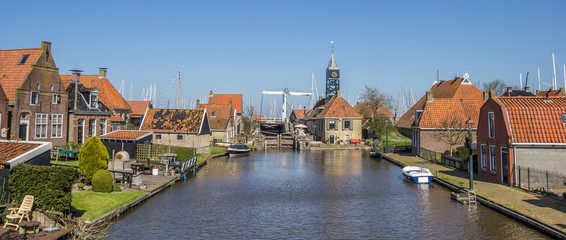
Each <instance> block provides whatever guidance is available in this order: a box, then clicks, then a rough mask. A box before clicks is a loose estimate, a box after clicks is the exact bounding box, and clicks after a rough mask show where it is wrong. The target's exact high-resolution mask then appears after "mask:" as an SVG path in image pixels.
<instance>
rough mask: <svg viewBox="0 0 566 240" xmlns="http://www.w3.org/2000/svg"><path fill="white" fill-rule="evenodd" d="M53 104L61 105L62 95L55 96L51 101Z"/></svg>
mask: <svg viewBox="0 0 566 240" xmlns="http://www.w3.org/2000/svg"><path fill="white" fill-rule="evenodd" d="M51 103H52V104H59V103H61V95H59V94H53V98H52V100H51Z"/></svg>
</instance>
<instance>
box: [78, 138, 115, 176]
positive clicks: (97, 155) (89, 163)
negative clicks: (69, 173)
mask: <svg viewBox="0 0 566 240" xmlns="http://www.w3.org/2000/svg"><path fill="white" fill-rule="evenodd" d="M108 159H109V157H108V151H107V150H106V147H105V146H104V144H102V141H100V139H99V138H98V137H97V136H94V137H90V138H89V139H87V140H86V142H85V143H84V145H83V147H82V148H81V150H80V151H79V163H78V164H79V171H81V173H82V174H83V176H84V177H85V179H86V182H87V183H88V184H90V183H91V182H92V177H93V176H94V173H96V172H97V171H98V170H101V169H106V168H107V167H108Z"/></svg>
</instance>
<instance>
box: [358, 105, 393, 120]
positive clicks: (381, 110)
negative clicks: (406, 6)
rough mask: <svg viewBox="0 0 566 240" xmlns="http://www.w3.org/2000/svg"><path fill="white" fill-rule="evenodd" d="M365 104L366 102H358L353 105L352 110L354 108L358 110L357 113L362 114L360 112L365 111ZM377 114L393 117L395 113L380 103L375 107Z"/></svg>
mask: <svg viewBox="0 0 566 240" xmlns="http://www.w3.org/2000/svg"><path fill="white" fill-rule="evenodd" d="M367 105H368V104H367V103H358V104H356V105H355V106H354V110H356V112H358V113H359V114H362V112H363V111H365V109H364V108H366V107H367ZM377 114H379V115H381V116H386V117H395V114H393V113H392V112H391V111H389V109H387V108H386V107H385V106H383V105H380V106H379V108H377ZM362 115H363V114H362Z"/></svg>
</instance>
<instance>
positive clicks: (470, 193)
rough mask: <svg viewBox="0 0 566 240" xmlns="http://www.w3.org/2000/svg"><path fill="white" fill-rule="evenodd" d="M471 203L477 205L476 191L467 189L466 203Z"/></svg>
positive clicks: (470, 204)
mask: <svg viewBox="0 0 566 240" xmlns="http://www.w3.org/2000/svg"><path fill="white" fill-rule="evenodd" d="M472 204H473V205H474V206H477V205H478V201H477V198H476V191H468V205H469V206H472Z"/></svg>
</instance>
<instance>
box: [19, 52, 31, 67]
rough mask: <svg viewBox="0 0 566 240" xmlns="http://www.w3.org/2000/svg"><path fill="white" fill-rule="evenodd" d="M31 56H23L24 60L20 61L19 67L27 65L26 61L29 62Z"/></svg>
mask: <svg viewBox="0 0 566 240" xmlns="http://www.w3.org/2000/svg"><path fill="white" fill-rule="evenodd" d="M28 57H29V54H28V55H23V56H22V59H20V62H19V63H18V65H24V64H25V63H26V61H27V60H28Z"/></svg>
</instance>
